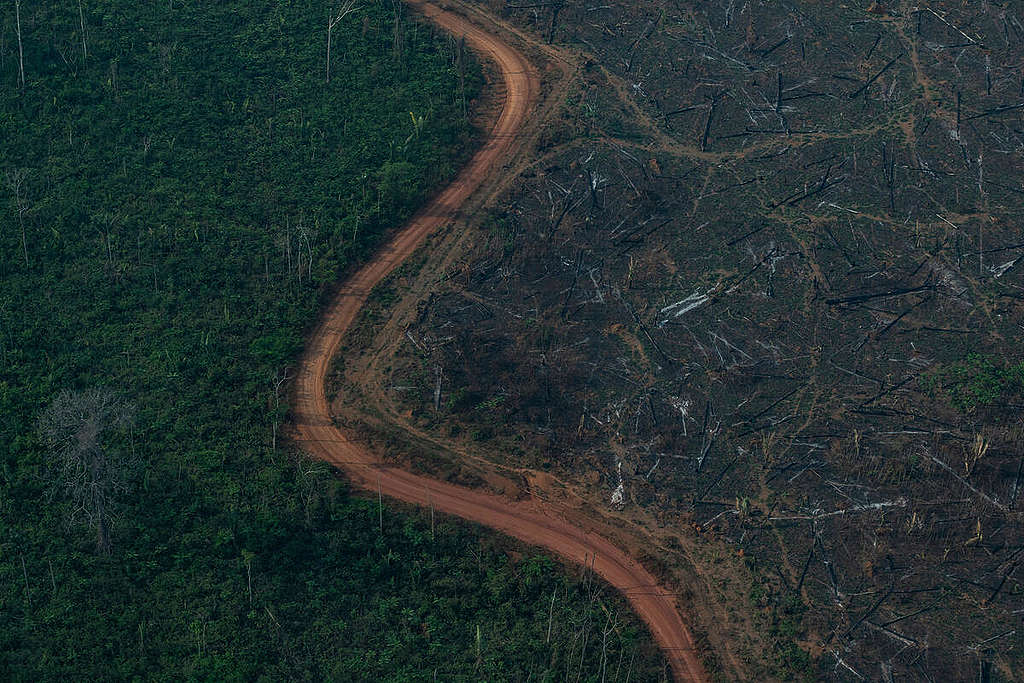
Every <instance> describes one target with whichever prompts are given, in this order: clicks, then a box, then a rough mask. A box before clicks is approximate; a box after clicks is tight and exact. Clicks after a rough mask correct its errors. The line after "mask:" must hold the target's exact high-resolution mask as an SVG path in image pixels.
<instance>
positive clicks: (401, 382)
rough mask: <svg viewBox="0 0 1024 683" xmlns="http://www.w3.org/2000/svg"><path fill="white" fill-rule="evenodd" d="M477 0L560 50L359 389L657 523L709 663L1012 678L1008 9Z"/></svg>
mask: <svg viewBox="0 0 1024 683" xmlns="http://www.w3.org/2000/svg"><path fill="white" fill-rule="evenodd" d="M519 5H521V6H519ZM489 7H490V8H491V9H493V10H495V11H497V12H499V13H501V14H502V15H503V16H504V17H505V18H506V19H507V20H508V21H509V22H511V23H514V24H516V25H518V26H520V27H521V28H523V29H524V30H527V31H530V32H532V33H534V34H536V35H540V36H543V37H544V38H545V39H548V40H550V41H551V42H552V43H553V44H556V45H561V46H564V47H566V48H569V49H571V50H575V51H577V52H578V53H580V54H581V57H580V64H581V67H580V69H579V72H578V73H577V75H576V77H575V79H574V80H573V81H572V83H571V85H570V87H569V88H568V89H567V90H566V92H565V94H564V103H563V105H562V108H561V111H560V114H559V116H558V117H557V118H556V119H555V120H554V121H553V122H551V123H549V124H547V126H546V128H545V129H544V130H543V131H542V133H541V135H540V137H539V140H538V143H537V149H536V154H535V156H534V161H533V163H531V164H529V165H527V166H525V167H522V168H517V169H515V170H516V172H517V173H518V176H517V177H516V179H515V180H514V182H512V184H511V187H510V188H509V189H508V190H507V191H506V192H505V193H504V194H503V195H502V197H501V199H500V201H499V203H498V206H497V207H496V208H495V209H493V210H491V211H489V212H487V213H486V215H479V216H475V217H473V218H474V220H473V223H474V227H472V228H471V230H472V231H473V233H472V237H471V239H470V240H464V241H462V242H460V244H461V245H462V247H460V249H457V250H456V251H454V252H452V251H449V252H447V253H446V256H445V257H444V258H443V259H434V260H431V259H429V258H424V259H421V260H420V262H419V263H418V264H417V265H416V266H415V272H413V273H411V274H410V273H406V274H404V275H403V274H399V279H398V281H397V284H396V285H395V289H394V291H392V290H386V291H385V292H384V293H383V294H381V295H380V296H383V297H384V298H385V299H387V301H386V302H384V303H390V301H391V300H392V297H402V296H405V297H406V299H409V298H410V297H411V300H412V302H413V303H412V304H411V305H408V306H407V308H408V312H407V315H406V316H405V318H404V319H402V320H401V321H399V323H397V324H400V326H401V334H400V335H394V334H393V335H392V343H390V344H389V345H387V353H388V354H389V355H388V357H387V361H386V362H381V361H380V360H379V359H378V360H376V361H374V362H373V365H374V366H375V367H377V368H378V370H379V372H380V377H379V380H378V386H379V387H381V388H382V390H383V392H384V393H386V396H383V397H382V398H381V399H380V401H379V405H378V406H377V407H378V408H379V409H380V410H383V411H390V412H391V413H393V414H394V415H395V416H399V417H401V419H403V420H404V421H405V423H406V424H407V425H408V426H409V428H410V429H412V430H414V431H416V432H417V433H419V434H429V435H431V438H432V439H435V440H437V441H440V442H444V443H449V444H455V445H456V446H457V448H456V450H457V451H458V452H460V453H473V454H476V456H478V457H480V458H484V459H487V460H490V461H492V462H496V463H498V464H500V465H504V466H509V467H512V468H516V469H518V470H520V471H533V472H538V473H539V472H544V473H546V474H547V475H550V476H551V477H552V478H555V479H557V480H561V481H563V482H571V483H572V485H573V486H574V487H577V488H578V490H579V491H581V492H582V494H581V495H584V496H585V497H586V499H587V500H588V501H589V502H590V503H591V504H592V505H593V507H594V508H595V509H598V510H601V511H602V514H606V515H611V516H614V517H617V518H620V519H623V520H634V521H635V522H637V523H641V522H640V521H641V520H642V521H643V523H645V524H650V523H652V522H651V520H655V523H660V524H662V525H663V526H664V525H667V526H671V534H672V536H673V541H672V543H673V544H674V547H676V546H678V547H679V548H681V549H682V550H680V553H679V556H678V558H675V559H673V557H674V556H673V557H670V556H668V555H666V556H665V558H667V559H665V558H663V559H664V561H665V562H666V563H667V564H668V565H671V564H672V563H673V562H676V561H678V562H679V563H680V564H682V563H685V562H690V563H692V564H694V565H696V569H695V570H694V571H696V572H697V573H699V574H701V575H702V576H704V577H705V585H704V588H703V589H702V590H704V592H706V593H707V594H708V595H709V596H710V597H707V598H706V602H707V604H706V605H705V606H704V607H703V608H701V609H703V610H704V611H703V613H702V614H701V615H698V617H697V619H696V620H697V622H698V628H700V624H701V623H703V625H704V628H705V629H706V630H707V631H708V633H709V635H708V640H709V643H710V646H711V649H712V650H714V649H716V647H717V646H719V645H720V647H719V649H722V648H725V647H726V646H725V645H724V644H722V643H724V642H725V641H726V640H730V639H735V640H742V638H743V637H747V638H748V639H749V643H748V645H749V646H748V653H747V654H746V655H744V654H743V651H742V647H741V646H739V645H735V644H734V646H735V648H736V650H737V652H739V655H738V656H739V657H740V659H743V658H744V657H746V658H747V661H746V663H743V662H741V663H739V664H737V663H736V662H735V661H734V662H727V661H725V660H724V659H723V660H722V661H720V662H719V665H720V666H721V668H722V670H723V671H724V672H726V674H728V673H729V672H733V673H735V672H737V671H739V672H742V673H745V674H747V675H754V674H756V675H758V676H766V677H768V676H779V677H788V676H809V677H831V678H834V679H838V680H862V679H879V680H894V679H901V680H964V679H968V678H972V677H978V676H982V677H983V678H984V677H989V678H990V679H991V680H999V679H1012V678H1014V677H1016V676H1019V675H1020V671H1021V667H1022V664H1024V657H1022V654H1024V648H1022V645H1024V629H1021V628H1020V625H1019V621H1020V614H1021V613H1022V612H1024V596H1022V586H1021V583H1020V582H1021V581H1022V580H1024V570H1022V569H1020V565H1021V563H1024V535H1022V525H1021V508H1022V505H1024V501H1022V500H1021V498H1024V494H1021V495H1019V494H1020V489H1021V488H1022V479H1024V477H1022V474H1024V429H1022V422H1021V418H1020V408H1021V407H1022V406H1024V352H1022V351H1021V349H1020V344H1019V340H1020V339H1021V338H1022V335H1024V315H1022V307H1021V306H1022V302H1024V281H1022V274H1024V260H1021V258H1022V257H1024V230H1022V220H1021V209H1022V200H1024V163H1022V152H1024V70H1022V64H1024V48H1022V44H1024V43H1022V41H1024V10H1022V9H1021V8H1020V7H1019V6H1018V5H1016V4H1015V3H1010V2H1004V3H999V2H980V3H961V2H951V1H938V2H931V3H928V7H918V6H915V5H913V4H911V3H885V4H871V3H866V2H858V3H849V4H840V3H837V2H811V1H802V2H798V1H794V2H781V3H776V2H771V3H769V2H741V1H736V2H732V1H729V2H715V3H693V2H672V3H654V2H628V3H627V2H620V1H609V2H601V3H581V2H564V3H562V2H556V3H540V4H535V3H511V4H505V3H489ZM402 278H405V280H403V279H402ZM416 278H419V282H420V283H421V286H419V287H414V286H413V287H409V288H408V290H409V291H407V292H406V291H404V290H403V289H402V283H403V282H405V281H408V282H412V281H413V280H415V279H416ZM423 283H427V285H428V286H423ZM369 315H370V318H369V319H368V321H369V322H371V323H372V322H373V315H372V312H371V313H370V314H369ZM366 322H367V321H364V323H366ZM378 322H379V321H378ZM370 339H372V337H371V336H366V335H364V337H363V341H364V342H366V341H367V340H370ZM369 345H370V346H372V345H373V344H372V342H369ZM350 365H351V367H350V368H347V369H346V371H352V372H355V371H356V370H354V369H353V368H355V367H356V366H357V365H358V363H356V362H354V361H353V362H350ZM339 381H344V380H343V379H341V380H339ZM662 533H663V535H662V538H663V537H664V532H662ZM720 556H729V557H731V558H732V560H731V561H730V563H729V565H728V566H729V569H728V571H726V570H725V569H724V568H723V571H722V572H721V574H720V575H717V578H716V565H715V562H717V560H712V559H709V558H718V557H720ZM736 558H739V559H736ZM702 564H703V566H701V565H702ZM723 567H724V565H723ZM666 571H671V567H670V568H669V569H667V570H666ZM707 577H711V578H707ZM716 582H718V583H716ZM695 601H696V602H700V600H696V599H695ZM695 609H696V608H695ZM716 614H718V615H720V616H722V617H723V620H724V622H728V624H729V626H728V629H727V630H725V631H720V632H717V633H716V630H715V628H714V627H713V625H711V624H710V623H709V622H711V621H714V620H715V619H716V617H715V615H716ZM744 629H746V630H747V631H748V633H746V634H745V635H744V633H742V632H743V631H744ZM755 631H756V633H755ZM730 647H732V646H730ZM756 648H763V649H760V650H757V649H756ZM713 668H714V667H713Z"/></svg>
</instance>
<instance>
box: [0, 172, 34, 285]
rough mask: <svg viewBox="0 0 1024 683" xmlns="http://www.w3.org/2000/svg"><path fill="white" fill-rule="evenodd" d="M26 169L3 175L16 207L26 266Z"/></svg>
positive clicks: (26, 264)
mask: <svg viewBox="0 0 1024 683" xmlns="http://www.w3.org/2000/svg"><path fill="white" fill-rule="evenodd" d="M26 177H28V171H27V170H26V169H24V168H16V169H14V170H9V171H7V173H6V174H5V176H4V180H5V181H6V185H7V189H9V190H10V191H11V193H12V194H14V203H15V205H16V207H17V209H18V225H19V227H20V228H21V251H22V254H24V256H25V266H26V267H27V266H28V241H27V240H26V237H25V212H26V211H28V203H27V202H26V200H25V194H24V189H25V178H26Z"/></svg>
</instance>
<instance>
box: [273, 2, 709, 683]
mask: <svg viewBox="0 0 1024 683" xmlns="http://www.w3.org/2000/svg"><path fill="white" fill-rule="evenodd" d="M410 4H411V5H412V6H413V7H414V8H415V9H417V10H418V11H419V12H421V13H422V14H423V15H424V16H426V17H427V18H428V19H429V20H430V21H432V22H434V23H435V24H437V25H438V26H440V27H441V28H443V29H445V30H446V31H449V32H450V33H453V34H455V35H458V36H465V38H466V41H467V44H468V45H469V46H470V47H471V48H472V49H473V50H474V51H475V52H477V53H478V54H480V55H481V56H482V57H487V58H490V59H491V60H493V62H494V63H495V64H496V65H497V66H498V68H499V69H500V71H501V74H502V77H503V79H504V81H505V86H506V95H505V102H504V106H503V108H502V111H501V115H500V117H499V118H498V121H497V123H496V124H495V125H494V128H493V129H492V131H491V133H490V135H489V137H488V139H487V141H486V142H485V144H484V145H483V147H482V148H481V149H480V150H479V151H478V152H477V153H476V155H475V156H474V157H473V158H472V159H471V160H470V162H469V163H468V164H467V165H466V166H465V167H464V168H463V169H462V171H461V172H460V173H459V175H458V177H456V179H455V180H454V181H453V182H452V183H451V184H450V185H449V186H448V187H447V188H446V189H445V190H444V191H442V192H441V193H440V194H439V195H437V196H436V197H435V198H434V199H433V200H432V201H430V202H429V203H428V204H427V205H426V206H425V207H423V208H422V209H421V210H420V211H419V212H418V213H417V214H416V215H415V216H413V218H412V219H411V220H410V221H409V223H408V225H407V226H406V227H405V228H403V229H402V230H401V231H400V232H399V233H398V234H397V235H396V236H395V237H394V239H393V240H392V241H391V242H390V244H388V245H387V247H385V248H384V249H383V250H382V251H381V253H380V254H379V255H378V256H377V257H376V258H374V259H373V260H372V261H371V262H370V263H368V264H367V265H366V266H364V267H363V268H362V269H361V270H359V271H358V272H357V273H356V274H355V275H354V276H352V277H351V278H350V279H349V280H348V281H347V282H346V283H344V284H343V285H342V287H341V289H340V290H339V291H338V293H337V295H336V296H335V298H334V300H333V301H332V302H331V304H330V305H329V307H328V308H327V310H326V311H325V312H324V314H323V318H322V319H321V322H320V324H319V326H318V327H317V328H316V330H315V331H314V332H313V335H312V337H311V338H310V339H309V341H308V343H307V347H306V352H305V355H304V357H303V359H302V361H301V364H300V368H299V373H298V376H297V378H296V387H295V405H294V406H293V414H294V416H295V417H294V423H295V424H294V428H295V432H296V433H295V437H296V441H298V442H300V443H301V444H302V446H303V448H304V449H305V450H306V451H307V452H308V453H309V454H310V455H312V456H314V457H316V458H319V459H321V460H324V461H326V462H328V463H331V464H332V465H334V466H335V467H337V468H338V469H340V470H342V471H343V472H345V474H346V475H347V476H348V477H349V478H350V479H351V481H352V482H353V483H354V484H355V485H358V486H361V487H363V488H365V489H368V490H371V491H372V490H374V489H379V490H380V491H381V492H382V493H383V494H384V495H386V496H389V497H392V498H397V499H399V500H402V501H405V502H407V503H416V504H419V505H432V506H433V507H434V508H435V509H437V510H440V511H442V512H446V513H448V514H451V515H456V516H458V517H462V518H464V519H468V520H472V521H474V522H477V523H480V524H484V525H486V526H489V527H492V528H494V529H497V530H498V531H501V532H503V533H506V534H509V535H511V536H515V537H516V538H518V539H521V540H523V541H525V542H526V543H529V544H531V545H536V546H541V547H543V548H546V549H548V550H550V551H552V552H553V553H556V554H557V555H559V556H561V557H563V558H565V559H567V560H571V561H572V562H576V563H579V564H586V565H589V566H591V567H592V569H593V571H595V572H596V573H597V574H599V575H600V576H602V577H603V578H604V579H605V580H606V581H608V583H610V584H611V585H613V586H615V587H616V588H617V589H618V590H620V591H622V593H623V594H624V595H625V596H626V598H627V599H628V600H629V602H630V604H631V605H632V607H633V609H634V610H635V611H636V612H637V614H639V615H640V616H641V617H642V618H643V620H644V621H645V622H646V623H647V625H648V627H649V628H650V630H651V632H652V633H653V635H654V637H655V638H656V639H657V641H658V643H659V645H660V646H661V648H662V649H663V651H664V653H665V656H666V657H667V659H668V661H669V662H670V664H671V666H672V671H673V672H674V675H675V678H676V680H679V681H703V680H706V679H707V676H706V674H705V673H704V670H703V668H702V667H701V664H700V662H699V660H698V659H697V657H696V655H695V649H694V642H693V638H692V637H691V635H690V632H689V630H688V629H687V627H686V624H685V623H684V622H683V619H682V617H681V616H680V611H679V606H678V604H677V602H676V598H675V596H674V595H673V594H672V593H671V592H670V591H669V590H667V589H665V588H664V587H662V586H660V585H659V584H658V582H657V580H656V579H655V578H654V577H653V576H652V575H651V574H650V572H648V571H647V570H646V569H644V568H643V567H642V566H641V565H640V564H639V563H637V562H636V561H634V560H633V559H632V558H630V557H629V556H628V555H626V553H624V552H623V551H621V550H620V549H619V548H617V547H616V546H615V545H613V544H612V543H611V542H609V541H608V540H606V539H605V538H603V537H601V536H598V535H596V534H592V533H589V532H587V531H584V530H583V529H581V528H579V527H577V526H575V525H573V524H571V523H570V522H568V521H567V520H565V519H563V518H562V516H561V515H560V514H559V510H558V508H557V506H554V505H551V504H549V503H544V502H542V501H539V500H536V499H529V500H525V501H511V500H508V499H505V498H502V497H500V496H497V495H493V494H488V493H483V492H480V491H476V490H472V489H468V488H464V487H461V486H455V485H452V484H448V483H445V482H440V481H436V480H434V479H430V478H428V477H423V476H418V475H414V474H410V473H409V472H406V471H404V470H401V469H398V468H395V467H388V466H385V465H383V464H382V463H381V462H380V461H379V460H377V459H376V458H375V457H374V456H373V455H372V454H371V453H369V452H368V451H367V450H366V449H365V448H364V447H362V446H361V445H360V444H358V443H355V442H354V441H351V440H350V439H349V438H348V437H347V436H346V434H345V433H344V432H342V431H341V430H340V429H339V428H338V427H336V426H335V425H334V423H333V421H332V420H331V415H330V412H329V410H328V403H327V398H326V392H325V389H324V380H325V378H326V376H327V372H328V370H329V369H330V366H331V359H332V358H333V357H334V355H335V353H336V352H337V350H338V347H339V346H340V344H341V341H342V337H343V336H344V334H345V332H346V330H348V328H349V326H350V325H351V324H352V321H353V320H354V319H355V317H356V314H357V313H358V312H359V310H360V308H361V307H362V306H363V304H364V302H365V301H366V298H367V295H368V294H369V292H370V290H371V289H373V287H374V285H376V284H377V283H378V282H380V281H381V279H383V278H384V277H385V276H387V275H388V273H390V272H391V271H392V270H393V269H394V268H395V267H396V266H398V265H399V264H400V263H401V262H402V261H403V260H404V259H405V258H406V257H407V256H409V255H410V254H411V253H412V252H413V250H414V249H415V248H416V247H417V246H418V245H419V244H420V243H421V242H422V241H423V239H424V238H425V237H426V236H427V235H429V234H430V233H431V232H433V231H434V230H436V229H437V228H439V227H440V226H442V225H445V224H447V223H449V222H451V221H452V220H453V219H454V217H455V213H456V211H457V210H458V208H459V207H460V206H461V205H462V204H463V202H465V201H466V199H467V198H469V196H470V195H471V194H472V193H473V192H474V191H475V190H476V189H477V188H478V187H479V186H480V185H481V183H482V182H483V181H484V180H485V179H487V178H488V177H489V176H490V174H492V173H500V172H501V168H500V163H501V160H502V159H503V157H505V156H506V155H507V154H508V152H509V150H510V149H511V145H512V142H513V139H514V138H515V136H516V134H517V132H518V131H519V130H520V128H521V127H522V126H523V123H524V122H525V121H526V119H527V115H528V114H529V112H530V110H531V108H532V106H533V104H534V102H535V101H536V100H537V96H538V95H539V89H540V85H539V78H538V76H537V74H536V71H535V70H534V69H533V68H532V67H531V65H530V63H529V62H527V61H526V59H525V58H524V57H523V55H522V54H520V53H519V52H518V51H516V50H515V49H513V48H512V47H510V46H509V45H507V44H505V43H504V42H502V40H501V39H500V38H498V37H496V36H494V35H491V34H490V33H488V32H487V31H485V30H483V29H482V28H480V27H479V26H477V25H475V24H473V23H471V22H470V21H468V20H467V19H465V18H463V17H461V16H459V15H457V14H454V13H452V12H448V11H445V10H442V9H440V8H438V7H436V6H435V5H432V4H429V3H427V2H424V1H423V0H414V1H413V2H411V3H410Z"/></svg>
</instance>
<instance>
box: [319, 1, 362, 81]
mask: <svg viewBox="0 0 1024 683" xmlns="http://www.w3.org/2000/svg"><path fill="white" fill-rule="evenodd" d="M358 10H359V7H357V6H356V0H345V1H344V2H343V3H342V4H341V7H339V8H338V11H337V13H335V14H334V16H330V17H328V18H327V82H328V83H330V82H331V34H332V33H333V32H334V27H335V26H337V25H338V23H339V22H340V21H341V20H342V19H344V18H345V17H347V16H348V15H350V14H352V13H353V12H356V11H358Z"/></svg>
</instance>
